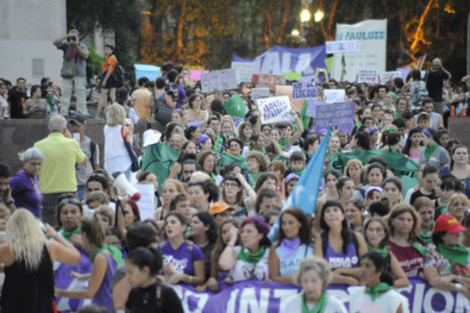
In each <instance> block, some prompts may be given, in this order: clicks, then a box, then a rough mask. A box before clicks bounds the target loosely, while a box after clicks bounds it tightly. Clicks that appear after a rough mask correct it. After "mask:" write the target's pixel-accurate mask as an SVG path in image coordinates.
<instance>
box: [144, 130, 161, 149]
mask: <svg viewBox="0 0 470 313" xmlns="http://www.w3.org/2000/svg"><path fill="white" fill-rule="evenodd" d="M161 137H162V133H160V132H158V131H156V130H154V129H148V130H146V131H145V132H144V145H143V146H144V148H145V147H147V146H150V145H153V144H156V143H157V142H159V141H160V138H161Z"/></svg>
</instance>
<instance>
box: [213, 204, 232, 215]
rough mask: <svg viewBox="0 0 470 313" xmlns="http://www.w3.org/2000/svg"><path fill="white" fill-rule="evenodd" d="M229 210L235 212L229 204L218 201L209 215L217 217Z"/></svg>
mask: <svg viewBox="0 0 470 313" xmlns="http://www.w3.org/2000/svg"><path fill="white" fill-rule="evenodd" d="M227 210H230V211H235V208H234V207H233V206H230V205H228V204H227V203H225V202H223V201H217V202H216V203H214V204H213V205H212V206H211V207H210V209H209V213H210V214H211V215H216V214H220V213H223V212H225V211H227Z"/></svg>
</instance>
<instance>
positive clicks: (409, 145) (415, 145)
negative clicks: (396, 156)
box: [402, 127, 424, 163]
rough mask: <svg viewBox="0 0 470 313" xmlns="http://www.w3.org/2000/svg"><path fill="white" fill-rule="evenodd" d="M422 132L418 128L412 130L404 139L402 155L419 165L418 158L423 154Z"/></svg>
mask: <svg viewBox="0 0 470 313" xmlns="http://www.w3.org/2000/svg"><path fill="white" fill-rule="evenodd" d="M421 141H422V130H421V128H419V127H415V128H412V129H411V130H410V131H409V133H408V137H407V138H406V144H405V147H404V148H403V150H402V152H403V154H405V155H407V156H408V157H409V158H410V159H412V160H413V161H415V162H416V163H419V158H420V157H421V154H422V153H423V150H424V146H423V144H422V142H421Z"/></svg>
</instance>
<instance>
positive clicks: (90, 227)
mask: <svg viewBox="0 0 470 313" xmlns="http://www.w3.org/2000/svg"><path fill="white" fill-rule="evenodd" d="M81 228H82V233H84V234H86V236H87V238H88V241H89V242H90V243H91V244H94V245H95V246H97V247H102V246H103V244H104V241H105V238H106V233H105V229H104V227H103V224H101V221H100V218H99V217H98V214H93V216H92V217H84V218H83V219H82V226H81Z"/></svg>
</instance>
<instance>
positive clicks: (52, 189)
mask: <svg viewBox="0 0 470 313" xmlns="http://www.w3.org/2000/svg"><path fill="white" fill-rule="evenodd" d="M49 132H50V134H49V136H47V137H46V138H45V139H43V140H41V141H38V142H36V143H35V144H34V148H38V149H39V150H41V151H42V153H44V163H43V165H42V169H41V173H40V174H39V186H40V187H41V191H42V193H43V195H44V198H43V201H42V220H43V222H44V223H46V222H47V223H49V224H50V225H52V226H54V225H55V224H56V218H55V217H56V213H55V210H56V207H57V200H58V199H59V197H60V196H61V195H62V194H64V193H69V192H72V193H75V192H76V191H77V179H76V177H75V163H78V164H80V165H86V164H87V162H88V160H87V158H86V156H85V154H84V153H83V151H82V150H81V149H80V145H79V144H78V142H77V141H76V140H73V139H71V138H70V137H71V135H70V132H69V131H68V129H67V121H66V120H65V118H64V117H63V116H61V115H56V116H53V117H51V119H50V120H49ZM67 137H68V138H67Z"/></svg>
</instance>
